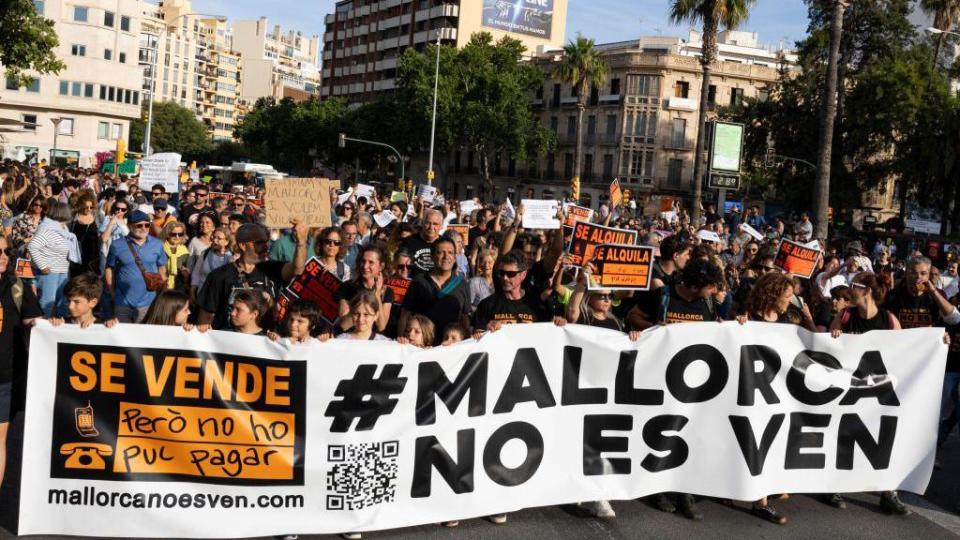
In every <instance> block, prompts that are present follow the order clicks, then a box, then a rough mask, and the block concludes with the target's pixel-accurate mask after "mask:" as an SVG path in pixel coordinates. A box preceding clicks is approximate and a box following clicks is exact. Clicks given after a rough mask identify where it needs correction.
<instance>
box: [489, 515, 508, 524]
mask: <svg viewBox="0 0 960 540" xmlns="http://www.w3.org/2000/svg"><path fill="white" fill-rule="evenodd" d="M488 517H489V519H490V521H491V522H492V523H496V524H497V525H503V524H504V523H506V522H507V515H506V514H497V515H495V516H488Z"/></svg>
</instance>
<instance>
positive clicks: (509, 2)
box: [483, 0, 554, 39]
mask: <svg viewBox="0 0 960 540" xmlns="http://www.w3.org/2000/svg"><path fill="white" fill-rule="evenodd" d="M553 3H554V0H483V26H486V27H487V28H492V29H494V30H502V31H504V32H513V33H515V34H525V35H528V36H534V37H538V38H543V39H550V31H551V28H552V26H553Z"/></svg>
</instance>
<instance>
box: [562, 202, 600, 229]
mask: <svg viewBox="0 0 960 540" xmlns="http://www.w3.org/2000/svg"><path fill="white" fill-rule="evenodd" d="M563 211H564V213H565V216H564V219H563V224H564V225H566V226H567V227H573V224H574V223H576V222H578V221H590V220H591V219H593V210H592V209H590V208H586V207H584V206H577V205H575V204H569V203H567V204H565V205H563Z"/></svg>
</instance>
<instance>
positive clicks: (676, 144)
mask: <svg viewBox="0 0 960 540" xmlns="http://www.w3.org/2000/svg"><path fill="white" fill-rule="evenodd" d="M672 127H673V131H672V132H671V134H670V146H672V147H673V148H683V147H684V145H685V144H686V143H687V121H686V119H684V118H674V119H673V123H672Z"/></svg>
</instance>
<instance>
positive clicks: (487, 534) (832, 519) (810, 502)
mask: <svg viewBox="0 0 960 540" xmlns="http://www.w3.org/2000/svg"><path fill="white" fill-rule="evenodd" d="M21 420H22V415H21V416H19V417H17V418H16V419H15V420H14V422H13V424H12V426H11V427H12V430H11V431H12V433H11V435H12V437H11V441H12V443H13V444H12V446H14V447H19V442H20V440H21V436H22V425H21V423H20V422H21ZM12 457H13V459H12V461H13V463H17V462H18V461H19V457H18V456H12ZM941 460H942V461H943V468H942V469H940V470H937V471H935V472H934V476H933V479H932V480H931V483H930V486H929V488H928V490H927V494H926V495H925V496H924V497H918V496H913V495H909V494H903V495H902V498H903V500H904V501H905V502H907V503H908V504H910V506H911V508H912V509H913V510H914V513H913V515H910V516H907V517H893V516H888V515H886V514H884V513H883V512H881V511H880V509H879V507H878V497H877V496H876V495H872V494H856V495H848V496H847V500H848V505H847V509H846V510H836V509H833V508H831V507H829V506H826V505H824V504H822V503H821V502H819V501H818V500H816V499H814V498H812V497H808V496H804V495H794V496H792V497H791V498H790V499H789V500H785V501H775V503H774V504H775V505H776V507H777V508H778V509H779V510H780V511H781V512H782V513H784V514H786V515H787V516H788V517H789V519H790V521H789V523H787V524H786V525H784V526H777V525H773V524H770V523H767V522H765V521H761V520H760V519H758V518H756V517H753V516H752V515H751V514H750V512H749V508H750V507H749V504H748V503H733V504H722V503H720V502H715V501H710V500H706V501H702V502H701V505H700V506H701V509H702V510H703V513H704V520H703V521H701V522H692V521H689V520H686V519H684V518H683V517H682V516H680V515H679V514H665V513H663V512H660V511H658V510H655V509H654V508H651V507H650V506H647V505H646V504H645V503H643V502H639V501H614V502H613V507H614V510H616V512H617V518H616V519H613V520H598V519H594V518H590V517H586V516H584V515H583V514H582V512H581V511H580V509H579V508H577V507H576V506H562V507H545V508H534V509H529V510H524V511H522V512H517V513H514V514H510V517H509V520H508V522H507V523H506V524H504V525H494V524H492V523H490V522H489V521H486V520H480V519H474V520H468V521H465V522H462V523H461V524H460V526H459V527H457V528H455V529H447V528H444V527H439V526H436V525H425V526H420V527H410V528H405V529H397V530H390V531H381V532H374V533H364V538H365V539H384V540H386V539H391V540H407V539H426V538H431V539H433V538H436V539H443V540H480V539H482V540H501V539H502V540H540V539H543V538H561V539H575V538H576V539H579V538H583V539H588V538H589V539H611V540H614V539H628V538H630V539H633V538H656V539H683V540H687V539H690V538H731V539H733V538H736V539H743V538H776V539H794V538H796V539H803V540H807V539H811V538H830V539H848V538H850V539H854V538H864V539H867V538H869V539H875V540H880V539H883V540H886V539H900V538H921V539H923V540H936V539H940V538H957V537H960V516H958V515H957V511H958V508H957V505H958V503H960V482H957V479H958V478H960V439H958V438H957V436H956V434H954V435H953V437H952V439H951V440H950V441H949V442H948V444H947V445H946V447H945V449H944V451H943V452H942V454H941ZM18 485H19V470H18V467H17V466H15V465H14V466H8V469H7V478H6V479H5V482H4V485H3V486H2V487H0V539H7V538H16V536H15V535H14V534H12V531H15V530H16V525H15V523H16V513H17V503H16V500H17V498H16V495H17V494H16V491H15V486H18ZM29 538H31V539H38V540H42V539H53V538H67V537H52V536H33V537H29ZM300 538H301V539H303V540H313V539H334V538H338V537H337V536H331V535H324V536H320V535H309V536H308V535H303V536H301V537H300Z"/></svg>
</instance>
